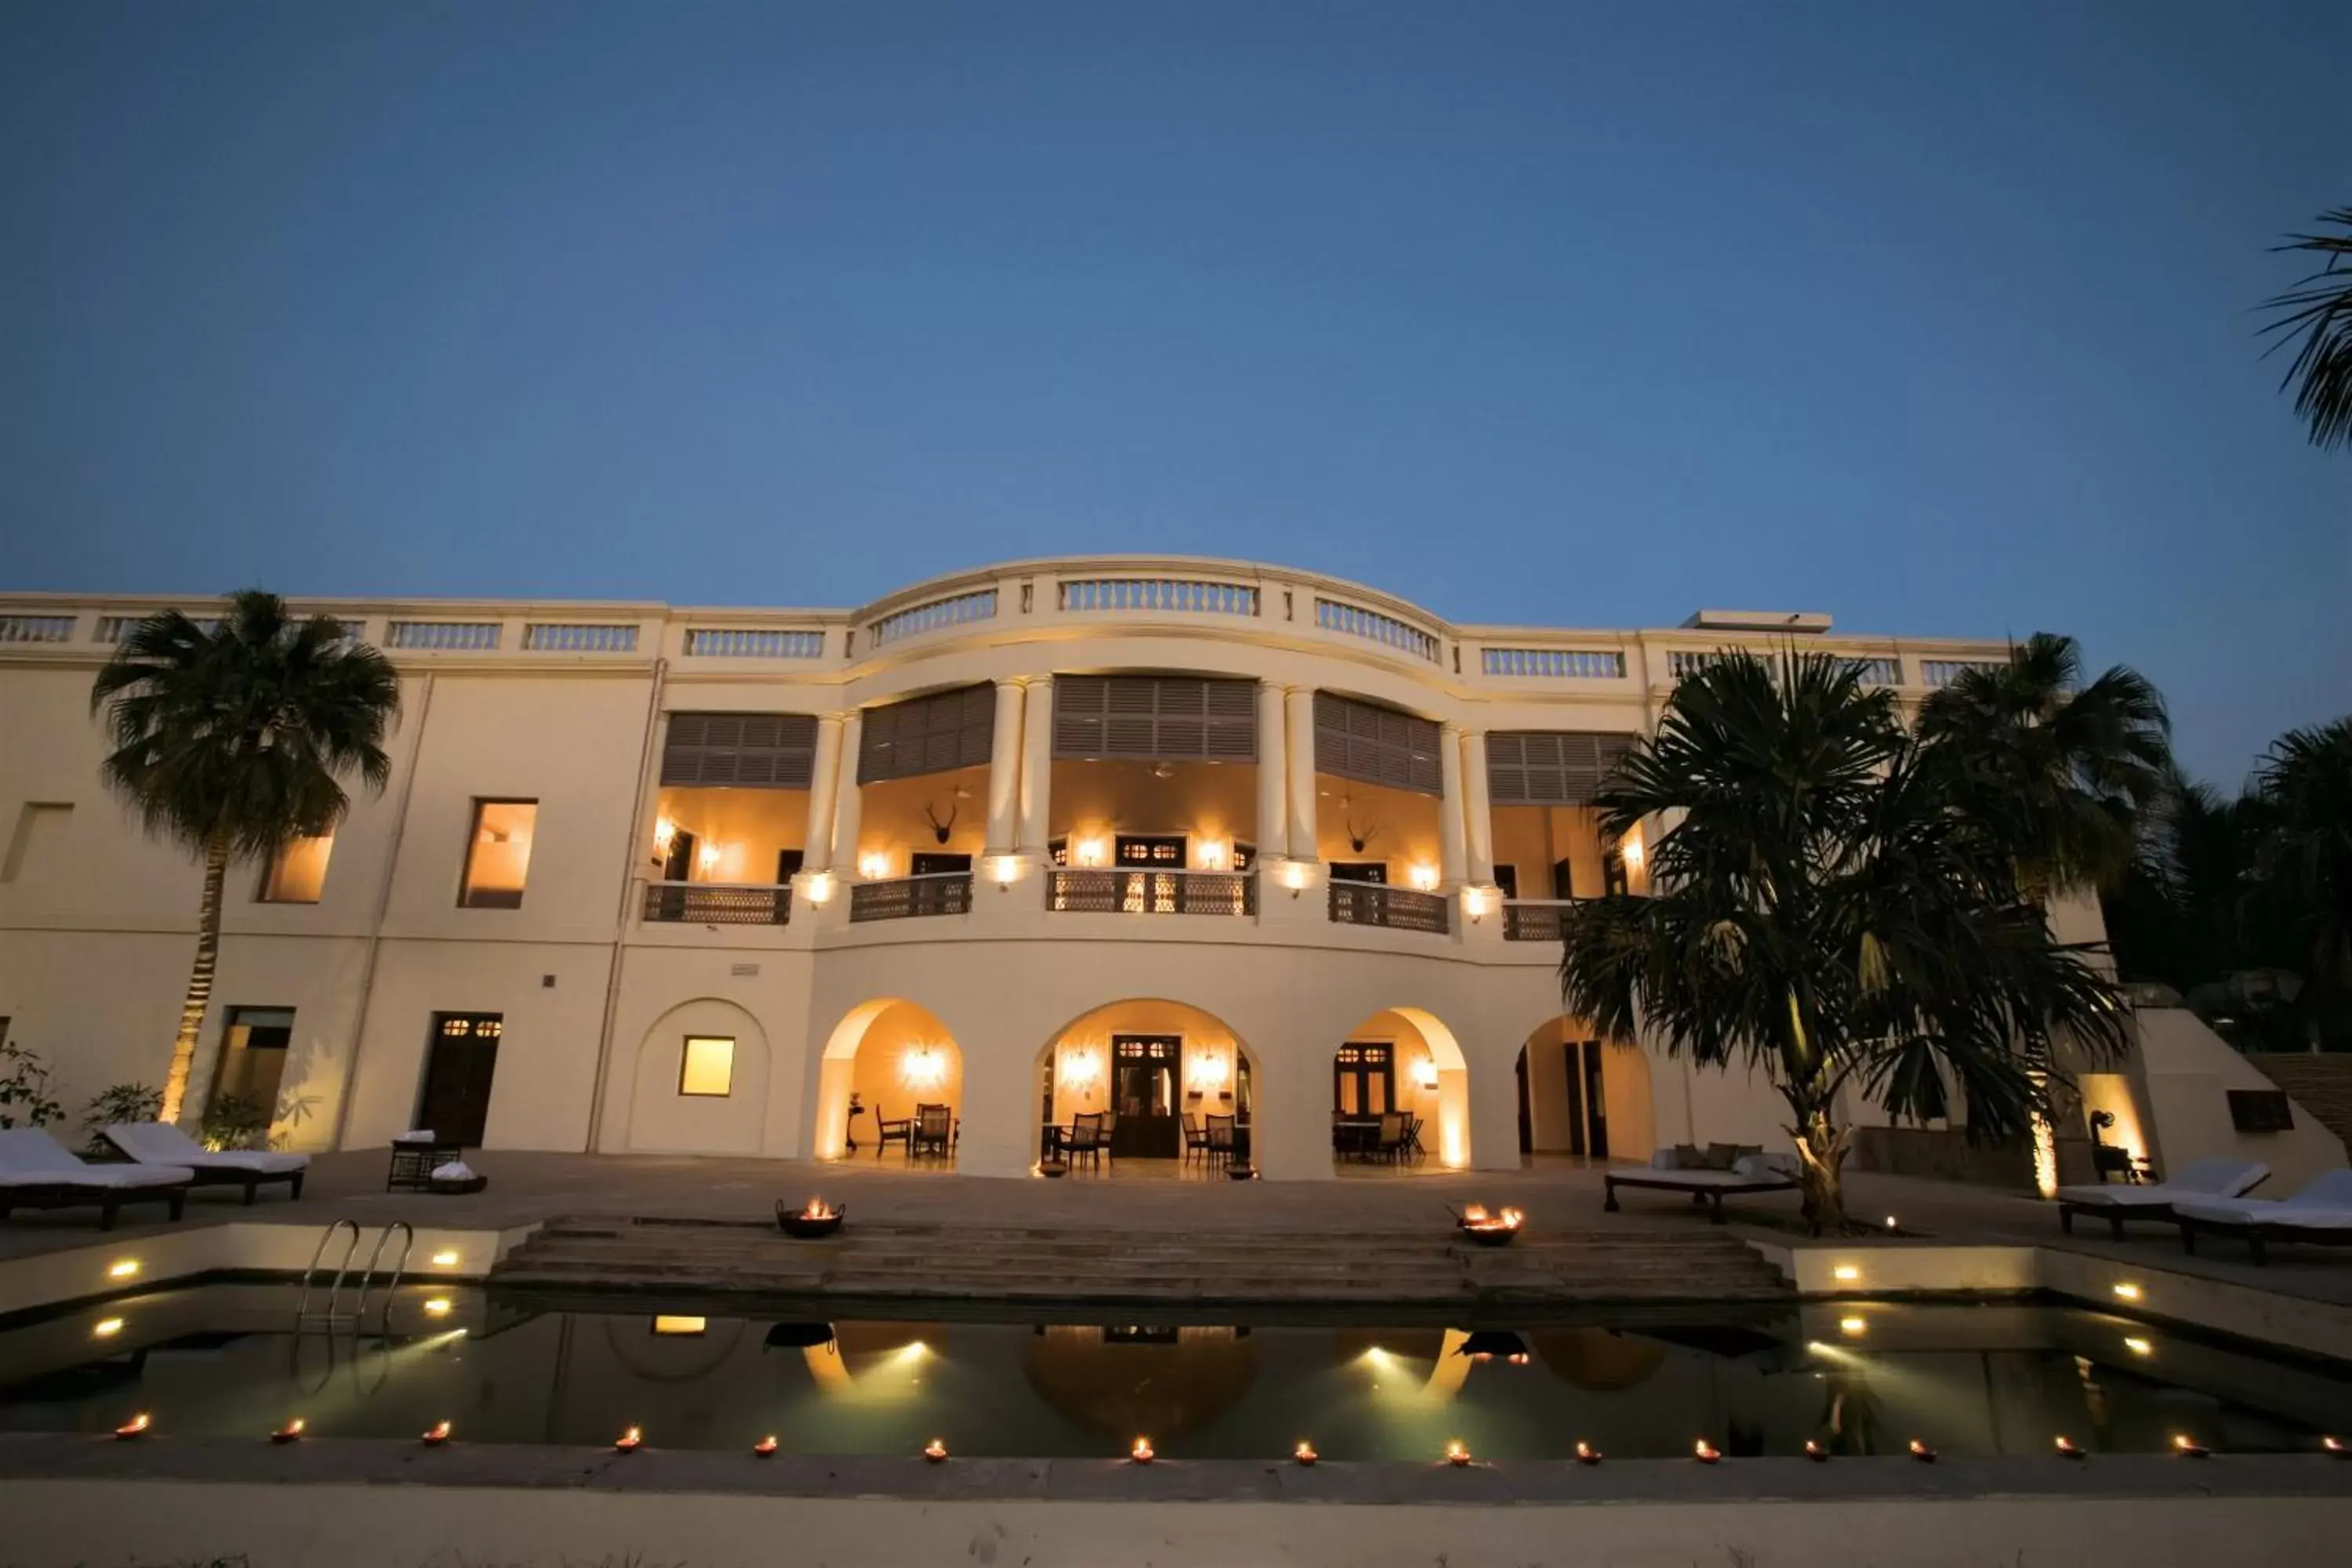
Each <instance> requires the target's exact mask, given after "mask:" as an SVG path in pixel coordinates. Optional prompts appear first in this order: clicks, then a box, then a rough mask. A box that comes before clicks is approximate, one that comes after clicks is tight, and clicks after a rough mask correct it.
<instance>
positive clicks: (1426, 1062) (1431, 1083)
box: [1412, 1057, 1437, 1089]
mask: <svg viewBox="0 0 2352 1568" xmlns="http://www.w3.org/2000/svg"><path fill="white" fill-rule="evenodd" d="M1412 1086H1413V1088H1415V1089H1435V1088H1436V1087H1437V1058H1435V1057H1415V1058H1413V1063H1412Z"/></svg>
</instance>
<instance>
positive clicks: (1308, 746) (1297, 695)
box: [1283, 686, 1322, 861]
mask: <svg viewBox="0 0 2352 1568" xmlns="http://www.w3.org/2000/svg"><path fill="white" fill-rule="evenodd" d="M1283 706H1284V707H1285V708H1286V709H1287V710H1289V725H1288V734H1287V735H1286V738H1285V741H1284V747H1285V760H1286V763H1287V766H1286V768H1285V770H1284V771H1285V773H1286V774H1287V775H1288V778H1289V784H1290V801H1289V813H1288V815H1289V831H1288V837H1289V839H1290V845H1289V849H1290V858H1292V859H1293V860H1309V861H1311V860H1318V859H1320V858H1322V857H1321V853H1320V851H1319V849H1318V839H1317V837H1316V833H1315V689H1314V688H1313V687H1311V686H1292V687H1287V688H1286V689H1284V691H1283Z"/></svg>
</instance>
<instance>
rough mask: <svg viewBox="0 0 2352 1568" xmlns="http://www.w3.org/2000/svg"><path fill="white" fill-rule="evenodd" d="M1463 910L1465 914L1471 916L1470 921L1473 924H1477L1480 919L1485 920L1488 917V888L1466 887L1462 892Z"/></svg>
mask: <svg viewBox="0 0 2352 1568" xmlns="http://www.w3.org/2000/svg"><path fill="white" fill-rule="evenodd" d="M1462 910H1463V912H1464V913H1465V914H1467V915H1468V916H1469V917H1470V923H1471V924H1472V925H1476V924H1477V923H1478V922H1479V921H1482V920H1485V919H1486V889H1484V888H1467V889H1464V890H1463V894H1462Z"/></svg>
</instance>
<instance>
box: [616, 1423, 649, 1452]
mask: <svg viewBox="0 0 2352 1568" xmlns="http://www.w3.org/2000/svg"><path fill="white" fill-rule="evenodd" d="M645 1442H646V1434H645V1429H644V1428H643V1427H640V1426H632V1427H630V1428H629V1429H628V1430H627V1431H625V1432H623V1433H622V1434H621V1435H620V1436H617V1437H615V1438H614V1439H613V1452H614V1453H615V1454H634V1453H635V1452H636V1451H637V1450H638V1449H639V1448H641V1447H645Z"/></svg>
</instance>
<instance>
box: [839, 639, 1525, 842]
mask: <svg viewBox="0 0 2352 1568" xmlns="http://www.w3.org/2000/svg"><path fill="white" fill-rule="evenodd" d="M860 731H861V721H860V719H859V717H858V714H857V713H856V711H855V710H852V711H850V712H847V713H828V714H825V715H824V716H822V717H820V718H819V719H818V720H817V731H816V758H815V766H814V772H813V773H812V776H811V778H810V781H809V807H808V809H809V816H808V837H807V839H806V843H807V845H808V848H807V849H806V851H805V852H804V854H803V862H802V864H803V868H805V869H807V870H809V871H833V870H835V869H838V870H839V871H840V872H842V873H845V874H849V875H855V874H856V870H857V866H856V858H857V833H858V827H859V806H860V800H859V795H858V788H857V753H858V750H859V737H860ZM1438 732H1439V746H1438V765H1439V770H1440V784H1441V787H1442V788H1443V791H1444V795H1443V798H1442V799H1441V800H1440V801H1439V802H1438V837H1439V856H1440V867H1439V868H1440V872H1441V874H1442V875H1443V877H1444V880H1445V882H1446V884H1447V885H1448V886H1459V885H1461V884H1462V883H1464V882H1465V881H1466V882H1470V883H1474V884H1478V885H1482V886H1483V885H1485V884H1487V883H1490V882H1492V881H1493V880H1494V879H1495V849H1494V825H1493V821H1492V818H1491V816H1490V812H1489V806H1488V802H1487V796H1486V735H1485V733H1484V732H1483V731H1475V730H1469V731H1465V730H1464V729H1463V728H1462V726H1460V725H1459V724H1454V723H1447V724H1443V725H1441V726H1440V727H1439V731H1438ZM1053 748H1054V678H1053V677H1052V676H1050V675H1031V676H1005V677H1003V678H1000V679H998V680H997V682H996V718H995V728H994V730H993V731H992V733H991V735H990V739H989V758H988V840H987V848H986V851H985V852H986V853H987V854H990V855H1019V856H1022V857H1024V858H1036V859H1043V858H1045V854H1046V839H1047V837H1048V833H1049V814H1050V812H1051V809H1052V805H1053V802H1052V789H1053V765H1054V763H1053V758H1054V749H1053ZM1315 779H1316V774H1315V692H1314V690H1313V689H1312V688H1309V687H1296V686H1294V687H1284V686H1280V685H1277V684H1276V683H1275V682H1273V681H1268V680H1261V681H1259V682H1258V688H1257V853H1258V858H1259V859H1260V860H1261V861H1268V862H1271V861H1280V860H1285V859H1296V860H1306V861H1312V860H1315V859H1317V858H1318V855H1317V853H1316V847H1317V837H1316V822H1315V805H1316V784H1315Z"/></svg>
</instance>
